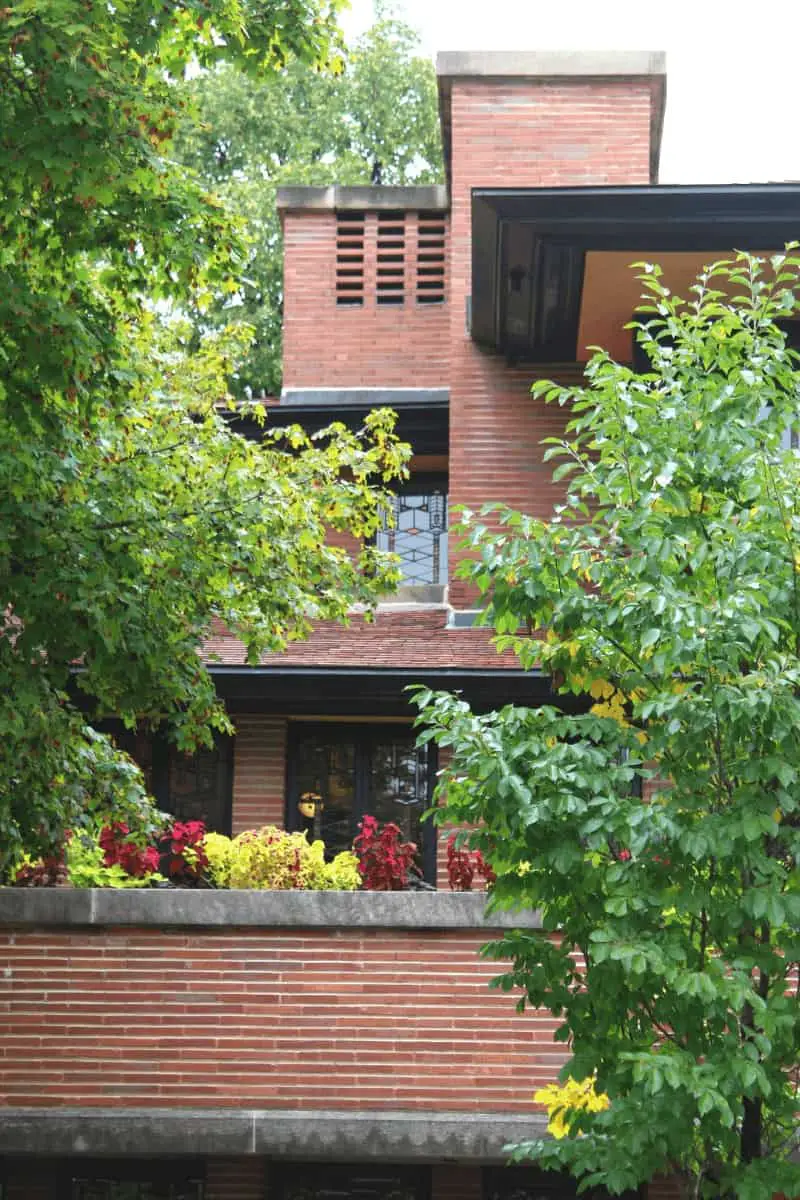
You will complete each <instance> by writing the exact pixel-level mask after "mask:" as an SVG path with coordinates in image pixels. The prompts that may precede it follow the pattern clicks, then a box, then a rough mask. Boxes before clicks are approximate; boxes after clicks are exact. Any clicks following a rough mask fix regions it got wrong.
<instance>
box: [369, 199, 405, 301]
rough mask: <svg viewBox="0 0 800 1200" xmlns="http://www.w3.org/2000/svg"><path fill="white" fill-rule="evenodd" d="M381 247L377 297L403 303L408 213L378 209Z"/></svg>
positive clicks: (379, 249)
mask: <svg viewBox="0 0 800 1200" xmlns="http://www.w3.org/2000/svg"><path fill="white" fill-rule="evenodd" d="M377 248H378V261H377V270H376V274H375V298H376V300H377V301H378V304H402V303H403V297H404V292H405V270H406V265H405V263H406V215H405V213H403V212H382V213H378V241H377Z"/></svg>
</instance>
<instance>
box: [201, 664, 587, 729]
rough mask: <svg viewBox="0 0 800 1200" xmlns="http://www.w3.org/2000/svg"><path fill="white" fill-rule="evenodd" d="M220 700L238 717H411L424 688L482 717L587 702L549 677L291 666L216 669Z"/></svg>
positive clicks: (497, 672) (493, 670)
mask: <svg viewBox="0 0 800 1200" xmlns="http://www.w3.org/2000/svg"><path fill="white" fill-rule="evenodd" d="M209 671H210V673H211V676H212V678H213V680H214V683H215V685H216V688H217V692H218V694H219V695H220V696H221V697H222V699H224V700H225V701H226V703H227V705H228V707H229V709H230V710H231V711H232V712H248V711H251V712H252V711H257V712H270V713H280V714H281V715H284V716H308V715H315V716H322V715H326V714H329V715H332V716H338V715H342V714H345V715H347V716H348V717H358V716H364V717H377V716H383V717H404V718H406V719H410V718H411V717H413V716H414V715H415V712H416V710H415V709H414V708H413V706H412V704H411V698H410V695H409V692H408V688H410V687H412V686H413V685H414V684H422V685H424V686H426V687H431V688H433V689H435V690H440V691H449V692H459V693H460V694H461V695H462V696H463V697H464V699H466V700H468V701H469V702H470V704H472V706H473V707H474V708H476V709H477V710H479V711H488V710H490V709H494V708H500V707H502V706H503V705H504V704H520V705H526V706H530V707H537V706H538V705H541V704H557V705H560V706H561V707H565V708H568V709H570V710H572V709H575V710H578V709H579V708H580V706H581V703H580V702H579V701H577V700H574V698H571V697H558V696H556V695H555V694H554V692H553V691H552V689H551V686H550V680H549V677H548V676H545V675H543V674H542V673H541V672H538V671H522V670H516V669H508V668H501V667H498V668H482V669H476V668H469V667H425V666H419V667H356V666H343V667H321V666H309V667H286V666H264V667H246V666H223V665H219V664H217V665H215V664H210V666H209Z"/></svg>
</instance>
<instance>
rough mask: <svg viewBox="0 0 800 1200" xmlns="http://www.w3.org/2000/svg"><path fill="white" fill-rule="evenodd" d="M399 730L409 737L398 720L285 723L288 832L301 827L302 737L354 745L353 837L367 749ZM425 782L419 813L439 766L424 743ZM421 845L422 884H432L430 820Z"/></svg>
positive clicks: (363, 797) (360, 812)
mask: <svg viewBox="0 0 800 1200" xmlns="http://www.w3.org/2000/svg"><path fill="white" fill-rule="evenodd" d="M399 731H402V732H403V733H407V734H410V735H411V736H412V737H413V728H412V726H411V725H410V724H408V725H407V724H405V722H399V721H386V722H377V721H341V722H340V721H291V720H290V721H289V724H288V729H287V738H286V790H285V797H286V805H285V825H286V828H287V830H289V832H291V833H296V832H298V831H300V830H301V829H302V828H303V822H302V818H301V816H300V814H299V812H298V809H297V803H298V800H299V798H300V796H299V787H298V782H297V773H298V754H299V751H300V743H301V741H302V737H303V735H305V737H307V738H311V737H319V738H323V739H324V738H327V739H329V740H334V739H335V740H339V741H341V742H343V743H344V742H350V741H352V742H353V743H354V745H355V780H354V792H355V798H354V799H355V802H354V805H353V813H352V818H351V829H352V833H353V836H354V837H355V835H356V833H357V832H358V830H357V825H358V821H359V820H360V819H361V817H363V816H364V815H365V814H366V813H368V812H369V808H368V807H367V804H366V801H367V798H368V795H367V778H368V768H369V761H368V754H367V751H368V748H369V746H370V744H374V743H375V742H377V741H379V740H380V739H381V738H384V739H385V738H386V737H387V736H391V735H392V734H393V733H397V732H399ZM427 749H428V755H429V759H428V779H427V789H426V790H427V795H426V796H425V799H424V802H423V808H422V811H423V812H426V811H427V810H428V809H429V808H430V807H431V805H432V804H433V792H434V789H435V787H436V774H437V770H438V766H439V759H438V751H437V748H436V746H435V745H434V744H433V743H432V742H429V743H428V748H427ZM421 840H422V844H421V846H420V847H419V852H420V867H421V869H422V877H423V879H424V880H425V882H426V883H430V884H435V882H436V841H437V838H436V829H435V827H434V826H433V824H432V822H431V821H424V822H423V823H422V839H421Z"/></svg>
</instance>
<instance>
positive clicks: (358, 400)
mask: <svg viewBox="0 0 800 1200" xmlns="http://www.w3.org/2000/svg"><path fill="white" fill-rule="evenodd" d="M449 403H450V388H449V387H344V388H334V387H316V388H297V387H288V388H286V387H285V388H284V389H283V391H282V392H281V402H280V404H279V405H277V406H275V407H274V408H273V409H272V411H273V412H276V411H278V410H279V409H282V408H333V409H339V408H384V407H386V406H387V405H388V406H389V407H390V408H423V409H428V408H446V407H447V406H448V404H449Z"/></svg>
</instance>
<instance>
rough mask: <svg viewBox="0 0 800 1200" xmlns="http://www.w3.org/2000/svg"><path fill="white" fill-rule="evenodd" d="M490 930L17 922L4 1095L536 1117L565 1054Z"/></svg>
mask: <svg viewBox="0 0 800 1200" xmlns="http://www.w3.org/2000/svg"><path fill="white" fill-rule="evenodd" d="M486 936H487V935H486V931H485V930H484V931H479V930H450V929H436V928H424V929H421V928H417V929H385V928H383V929H379V930H370V929H365V928H360V927H355V928H351V929H343V928H342V929H338V930H336V931H333V930H331V929H322V928H305V929H302V928H300V929H288V928H284V929H277V928H273V929H265V928H254V929H242V928H239V929H229V930H220V929H207V928H206V929H202V928H201V929H196V930H162V929H157V928H146V927H139V928H136V927H131V928H121V927H113V926H107V927H99V928H92V929H83V930H79V931H75V932H69V931H64V930H60V931H59V930H57V929H47V928H46V927H41V928H39V929H38V930H16V931H14V932H12V933H6V934H4V935H3V937H2V939H1V941H0V979H1V980H2V985H0V1005H1V1006H2V1011H3V1014H4V1042H3V1056H2V1059H0V1103H2V1104H3V1105H6V1106H14V1107H17V1108H19V1107H22V1108H36V1107H42V1106H46V1107H48V1108H49V1109H52V1108H54V1107H56V1108H57V1107H58V1106H66V1107H68V1106H71V1105H72V1106H75V1105H81V1106H83V1107H84V1108H92V1107H97V1108H102V1109H106V1110H107V1109H110V1108H114V1107H125V1106H137V1105H145V1106H148V1107H150V1108H155V1109H159V1108H165V1109H170V1108H175V1107H184V1108H192V1109H193V1110H197V1109H204V1108H208V1109H235V1110H242V1109H247V1110H269V1109H281V1110H293V1109H296V1110H306V1109H314V1110H317V1109H325V1110H329V1111H332V1112H348V1111H357V1110H362V1109H367V1110H369V1112H371V1113H380V1112H390V1111H397V1110H403V1111H408V1112H420V1113H421V1112H431V1113H435V1112H440V1113H441V1112H453V1113H457V1112H463V1113H465V1114H466V1113H479V1112H492V1113H508V1114H515V1113H516V1114H529V1115H530V1116H533V1109H532V1106H531V1099H530V1097H531V1093H532V1091H533V1089H534V1088H535V1087H537V1086H539V1085H541V1084H544V1083H546V1082H549V1081H551V1080H552V1079H554V1078H555V1076H556V1074H557V1072H558V1069H559V1067H560V1065H561V1063H562V1061H563V1048H561V1047H559V1046H557V1045H556V1044H555V1043H554V1042H553V1032H554V1029H555V1025H556V1023H555V1022H554V1020H553V1018H552V1017H550V1016H549V1015H548V1014H546V1013H538V1012H528V1013H526V1014H525V1015H523V1016H520V1015H518V1014H517V1013H516V1012H515V1008H514V998H513V997H511V996H508V995H506V994H504V993H502V992H498V991H494V990H491V989H490V988H489V987H488V986H487V985H488V983H489V980H490V979H491V978H492V977H493V976H494V975H495V974H496V973H497V971H498V965H497V964H496V963H488V962H485V961H483V960H481V959H480V958H479V957H478V950H479V948H480V947H481V945H482V944H483V943H484V942H485V940H486Z"/></svg>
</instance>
